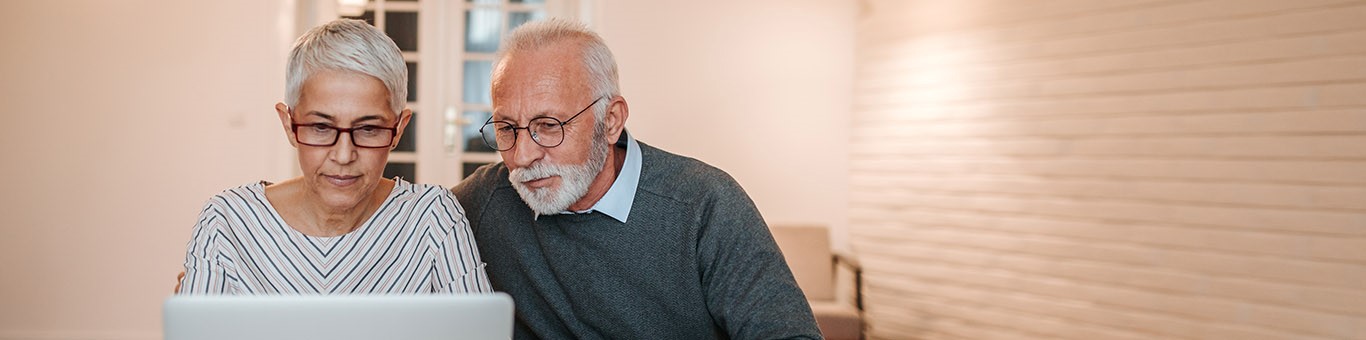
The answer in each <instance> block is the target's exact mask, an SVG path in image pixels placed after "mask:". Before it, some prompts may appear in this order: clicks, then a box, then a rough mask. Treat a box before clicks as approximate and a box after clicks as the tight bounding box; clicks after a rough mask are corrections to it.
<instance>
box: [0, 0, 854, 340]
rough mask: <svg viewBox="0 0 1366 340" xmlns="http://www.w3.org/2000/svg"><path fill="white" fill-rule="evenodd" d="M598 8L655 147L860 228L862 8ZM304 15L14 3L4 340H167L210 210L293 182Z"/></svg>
mask: <svg viewBox="0 0 1366 340" xmlns="http://www.w3.org/2000/svg"><path fill="white" fill-rule="evenodd" d="M598 5H599V6H601V7H599V8H600V11H599V12H598V14H599V15H600V18H599V19H600V21H599V25H598V26H599V29H600V30H601V31H602V32H603V34H604V36H605V37H606V38H607V40H608V43H609V44H610V45H611V46H612V48H613V50H614V51H615V52H616V54H617V56H618V58H619V61H620V63H621V67H622V81H623V87H624V89H623V90H624V92H625V95H626V96H627V98H628V100H629V101H630V103H631V108H632V109H633V113H634V115H632V117H631V119H630V121H629V122H628V127H629V128H630V129H631V131H632V132H633V133H635V134H636V135H637V137H639V138H640V139H641V140H642V141H645V142H647V143H651V144H653V145H656V146H659V147H663V148H665V149H667V150H670V151H674V152H676V153H680V154H683V155H689V156H693V157H697V158H699V159H702V160H704V161H707V162H709V163H711V164H713V165H716V166H718V167H720V168H722V169H725V170H726V171H728V172H730V173H731V174H732V175H734V176H735V177H736V178H737V179H738V180H739V181H740V182H741V184H743V185H744V186H745V188H746V189H747V190H748V191H749V193H750V194H751V195H752V196H753V198H754V199H755V201H757V203H758V205H759V207H760V209H761V210H762V211H763V213H764V214H765V217H767V218H768V219H769V221H770V222H772V223H775V224H776V223H822V224H829V225H833V226H836V227H838V226H840V225H843V223H844V213H843V211H844V209H845V205H844V201H845V198H844V197H845V195H844V186H845V184H844V183H845V180H844V178H846V176H845V175H844V173H845V170H844V169H845V155H846V152H845V151H844V146H845V145H846V144H847V141H846V140H847V137H846V136H847V135H846V133H845V129H846V128H845V126H846V124H845V118H844V114H845V113H846V112H848V110H849V105H850V102H851V95H850V94H849V92H850V91H849V89H850V88H851V84H852V72H853V66H852V59H853V27H854V26H853V20H854V8H853V7H854V5H853V4H852V3H851V2H847V1H842V0H802V1H775V0H765V1H740V2H729V1H719V0H714V1H691V2H679V1H626V0H611V1H601V2H600V3H599V4H598ZM294 7H295V2H294V1H268V0H250V1H243V0H236V1H213V2H200V1H194V2H190V1H146V0H144V1H133V0H127V1H94V0H91V1H50V2H46V1H20V2H13V3H7V4H6V14H7V15H6V20H3V21H0V46H3V52H0V53H2V54H0V75H2V76H3V81H0V89H2V91H0V112H3V113H4V118H5V120H4V121H3V122H4V123H5V126H7V128H4V129H5V132H3V133H0V143H3V145H4V148H3V150H4V151H3V156H4V159H5V160H6V161H4V162H3V163H0V184H2V186H0V188H3V190H4V191H3V194H0V198H2V199H3V202H0V203H3V204H0V206H2V207H4V208H3V209H4V210H2V211H0V339H9V338H23V339H31V338H40V339H41V338H48V339H117V338H127V339H144V338H157V337H158V336H159V327H160V303H161V301H162V299H163V298H165V297H167V296H168V295H169V294H170V290H171V287H172V286H173V285H174V283H175V281H174V275H175V273H177V272H178V271H179V270H180V262H181V257H182V256H183V252H184V246H185V242H186V240H188V237H189V235H188V233H189V228H190V226H191V225H192V224H193V220H194V218H195V216H196V215H197V213H198V211H199V209H200V208H201V207H202V204H203V202H204V201H205V200H206V199H207V198H208V197H209V196H211V195H213V194H214V193H217V192H218V191H221V190H223V189H225V188H228V187H232V186H236V185H241V184H245V183H248V182H250V181H254V180H258V179H281V178H285V177H287V176H289V175H290V171H291V169H293V168H294V167H295V164H293V163H292V162H291V161H289V158H288V157H287V155H288V153H289V150H291V149H289V148H288V146H287V144H285V142H284V139H283V138H284V137H282V134H281V133H280V131H278V127H277V126H278V125H277V122H276V120H275V114H274V111H273V110H272V105H273V104H274V103H275V102H276V101H278V100H279V99H280V97H281V92H282V87H283V78H284V77H283V69H284V58H285V53H286V49H287V47H288V44H289V42H291V41H292V40H293V38H294V36H295V34H296V33H295V31H294V29H295V27H294V21H293V20H292V19H291V18H292V16H293V15H294V13H293V11H294ZM282 153H283V154H284V155H285V156H281V154H282ZM452 171H455V170H454V169H452ZM837 235H842V234H837Z"/></svg>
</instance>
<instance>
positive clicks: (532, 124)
mask: <svg viewBox="0 0 1366 340" xmlns="http://www.w3.org/2000/svg"><path fill="white" fill-rule="evenodd" d="M603 98H605V97H600V98H598V99H597V100H594V101H593V103H591V104H588V106H586V107H584V108H583V109H582V110H579V113H575V114H574V116H572V117H569V119H566V120H564V121H561V120H559V119H556V118H555V117H536V118H532V119H531V120H530V121H528V122H527V124H526V126H517V125H516V124H513V123H511V122H506V121H501V120H500V121H494V120H493V117H489V120H488V121H487V122H485V123H484V126H483V127H480V128H479V134H480V135H482V136H483V139H484V144H488V145H489V147H491V148H493V149H494V150H498V151H507V150H511V149H512V147H513V146H514V145H517V130H526V131H527V134H529V135H531V141H532V142H535V143H536V145H540V146H543V147H547V148H553V147H556V146H560V143H564V126H565V125H566V124H569V123H570V122H573V121H574V119H575V118H579V115H582V114H583V113H584V112H588V109H589V108H591V107H593V105H597V104H598V102H600V101H602V99H603Z"/></svg>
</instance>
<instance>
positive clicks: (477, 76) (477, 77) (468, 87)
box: [461, 60, 493, 104]
mask: <svg viewBox="0 0 1366 340" xmlns="http://www.w3.org/2000/svg"><path fill="white" fill-rule="evenodd" d="M492 73H493V62H491V61H482V60H466V61H465V73H464V74H463V75H462V76H463V77H464V78H465V79H464V82H463V83H464V84H463V86H462V88H463V91H462V92H464V93H463V96H462V97H461V98H462V99H463V100H464V101H465V102H466V103H470V104H492V103H493V99H492V97H490V93H489V81H490V80H491V79H492V78H491V77H492V76H491V74H492Z"/></svg>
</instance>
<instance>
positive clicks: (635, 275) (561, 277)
mask: <svg viewBox="0 0 1366 340" xmlns="http://www.w3.org/2000/svg"><path fill="white" fill-rule="evenodd" d="M624 135H625V134H623V136H624ZM623 145H624V140H623V141H619V142H618V146H623ZM639 145H640V147H641V156H642V158H643V159H642V165H641V174H640V184H639V186H638V188H637V191H636V194H635V201H634V204H633V205H632V207H631V214H630V218H629V219H628V220H627V221H628V222H627V223H621V222H619V221H617V220H615V219H612V218H611V217H609V216H607V215H604V214H602V213H598V212H593V213H588V214H576V215H547V216H540V217H539V218H537V219H532V216H533V213H532V212H531V209H530V208H529V207H527V205H526V203H524V202H523V201H522V199H521V197H519V196H518V195H517V192H516V191H514V190H513V188H512V186H511V184H509V183H508V170H507V168H506V167H505V166H503V164H502V163H497V164H492V165H487V166H484V167H482V168H480V169H479V170H478V171H476V172H475V173H474V174H473V175H471V176H470V177H469V178H466V179H465V180H464V181H462V182H461V183H460V185H459V186H456V187H455V188H454V191H455V194H456V197H457V198H458V199H459V200H460V204H461V205H462V206H463V207H464V208H465V212H466V216H467V217H469V219H470V225H471V227H472V228H473V230H474V234H475V240H476V241H477V242H478V246H479V251H480V255H481V258H482V259H483V260H484V261H485V262H486V263H488V267H487V268H486V269H487V271H488V275H489V279H490V281H492V283H493V288H494V290H497V291H502V292H507V293H508V294H511V295H512V297H513V299H514V300H515V301H516V314H517V322H516V338H518V339H529V338H550V339H568V338H579V339H726V338H731V339H778V338H811V339H819V338H820V331H819V330H818V329H817V328H816V321H815V319H814V318H813V317H812V315H811V307H810V306H808V305H807V302H806V298H805V296H804V295H803V294H802V292H801V290H799V289H798V288H797V283H796V281H795V280H794V279H793V278H792V272H791V271H790V270H789V269H788V267H787V263H786V262H785V261H784V260H783V256H782V253H780V252H779V250H778V247H777V245H776V244H775V243H774V242H773V236H772V234H770V233H769V230H768V226H767V225H766V224H765V223H764V220H763V218H762V217H761V216H759V211H758V210H757V209H756V208H755V206H754V203H753V202H752V201H751V200H750V199H749V196H748V195H746V194H745V191H744V189H741V188H740V186H739V184H737V183H736V182H735V180H734V179H732V178H731V177H730V175H727V174H726V173H725V172H723V171H721V170H719V169H717V168H714V167H712V166H710V165H707V164H705V163H702V162H701V161H698V160H695V159H692V158H686V157H682V156H678V155H674V154H671V153H668V152H665V151H663V150H660V149H657V148H654V147H650V146H648V145H645V144H644V143H639Z"/></svg>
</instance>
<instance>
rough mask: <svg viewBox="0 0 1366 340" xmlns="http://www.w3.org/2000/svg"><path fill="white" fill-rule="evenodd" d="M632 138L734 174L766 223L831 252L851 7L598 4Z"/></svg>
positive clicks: (822, 2)
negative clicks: (828, 232)
mask: <svg viewBox="0 0 1366 340" xmlns="http://www.w3.org/2000/svg"><path fill="white" fill-rule="evenodd" d="M600 3H601V4H602V7H601V9H602V12H600V14H601V18H598V19H599V20H598V22H597V23H596V25H597V27H598V29H599V31H600V32H601V34H602V35H603V37H604V38H605V39H606V40H607V44H608V45H609V46H611V48H612V52H613V53H614V54H615V55H616V57H617V62H618V63H619V66H620V70H621V83H622V84H621V86H622V94H623V95H624V96H625V97H626V99H627V101H628V102H629V103H630V105H631V117H630V118H629V120H627V123H626V125H627V128H628V129H629V130H630V131H631V133H632V134H634V136H636V138H638V139H639V140H641V141H644V142H646V143H649V144H651V145H654V146H657V147H660V148H663V149H665V150H668V151H671V152H674V153H677V154H682V155H685V156H690V157H694V158H697V159H700V160H702V161H705V162H707V163H709V164H711V165H714V166H716V167H719V168H721V169H722V170H725V171H726V172H728V173H730V174H731V175H732V176H734V177H735V178H736V179H737V180H738V181H739V182H740V184H741V185H743V186H744V187H745V190H746V191H747V192H748V193H749V194H750V196H751V197H752V198H753V199H754V200H755V202H756V204H758V206H759V209H760V211H761V212H762V213H763V214H764V217H765V218H766V219H767V220H768V221H769V224H771V225H772V224H823V225H828V226H832V227H834V228H836V229H835V233H834V234H835V236H836V239H835V241H836V245H837V247H842V246H843V244H844V242H843V235H844V233H843V229H842V227H843V226H844V224H845V216H846V214H845V210H846V203H845V202H846V194H845V192H846V190H847V189H846V188H847V182H846V181H845V180H844V178H847V177H846V173H847V170H846V168H847V165H846V158H847V155H848V152H847V151H846V147H847V145H848V134H847V132H846V131H847V126H848V123H847V121H848V118H847V117H848V112H849V111H850V110H851V105H852V104H851V103H852V94H851V93H852V90H851V89H852V86H853V48H854V46H853V39H854V27H855V26H854V20H855V16H856V12H857V3H856V2H853V1H845V0H796V1H780V0H744V1H727V0H705V1H661V0H654V1H637V0H604V1H600Z"/></svg>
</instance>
